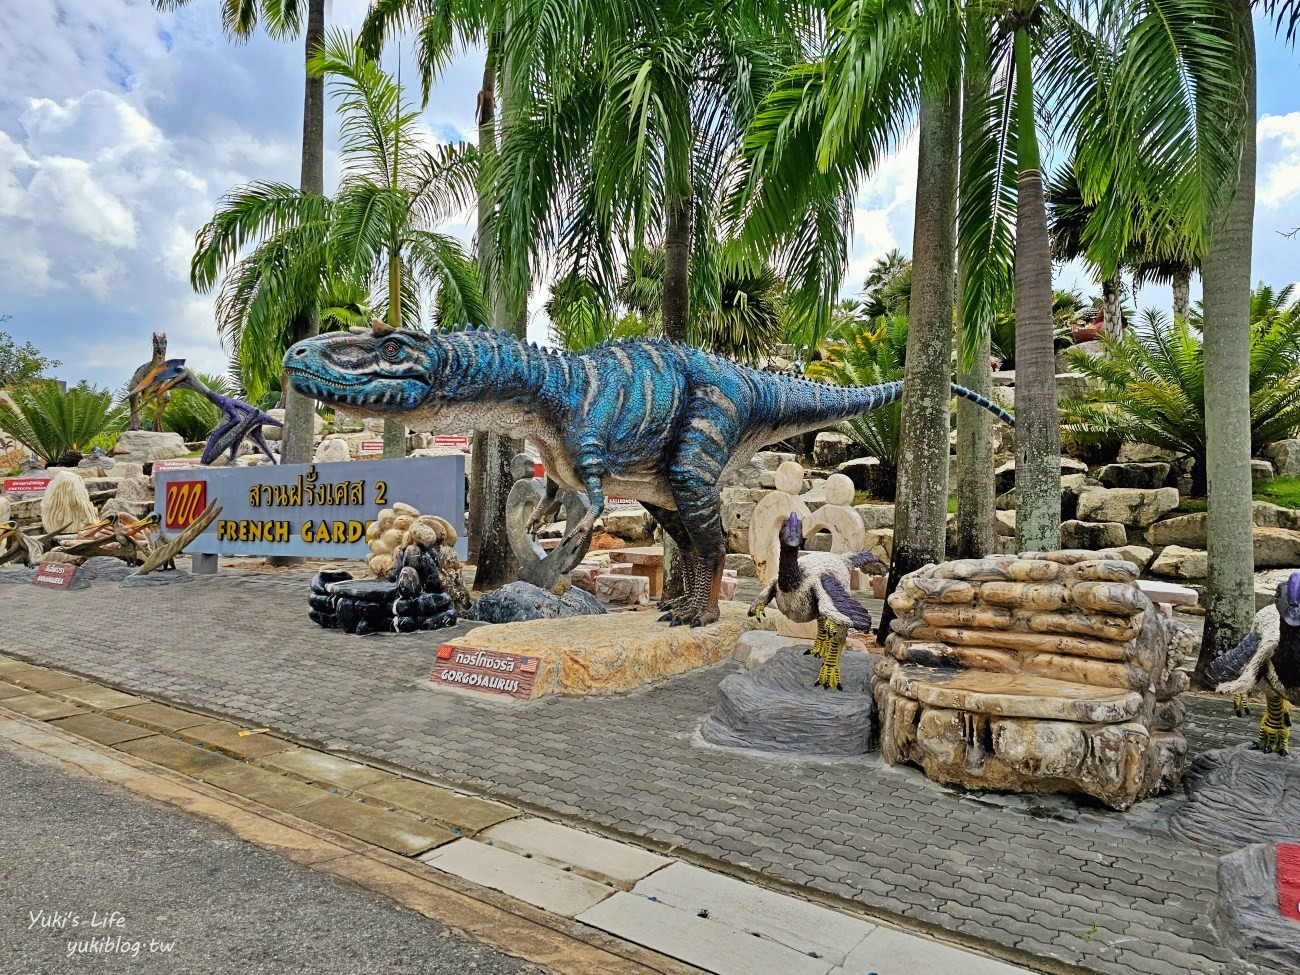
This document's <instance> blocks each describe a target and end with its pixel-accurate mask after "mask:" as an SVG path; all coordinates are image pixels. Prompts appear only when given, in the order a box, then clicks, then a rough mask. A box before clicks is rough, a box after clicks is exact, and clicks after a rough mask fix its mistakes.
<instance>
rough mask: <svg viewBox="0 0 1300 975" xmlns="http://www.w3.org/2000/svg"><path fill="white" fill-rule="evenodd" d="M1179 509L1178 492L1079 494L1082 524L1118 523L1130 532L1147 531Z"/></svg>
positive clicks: (1138, 490) (1093, 490) (1097, 490)
mask: <svg viewBox="0 0 1300 975" xmlns="http://www.w3.org/2000/svg"><path fill="white" fill-rule="evenodd" d="M1177 507H1178V489H1177V488H1171V487H1168V488H1156V489H1154V490H1144V489H1142V488H1100V487H1090V488H1085V489H1084V490H1083V491H1081V492H1080V493H1079V504H1078V510H1077V517H1078V519H1079V520H1080V521H1117V522H1119V523H1120V524H1121V525H1124V526H1126V527H1129V528H1146V527H1147V526H1148V525H1151V524H1153V523H1154V522H1155V521H1156V520H1157V519H1158V518H1159V517H1160V516H1161V515H1163V514H1165V513H1167V512H1170V511H1173V510H1174V509H1175V508H1177Z"/></svg>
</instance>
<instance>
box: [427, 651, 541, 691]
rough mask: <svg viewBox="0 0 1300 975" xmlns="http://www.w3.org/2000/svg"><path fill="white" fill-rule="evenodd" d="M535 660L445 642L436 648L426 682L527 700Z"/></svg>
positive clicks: (531, 688) (530, 688) (534, 673)
mask: <svg viewBox="0 0 1300 975" xmlns="http://www.w3.org/2000/svg"><path fill="white" fill-rule="evenodd" d="M538 662H539V661H538V658H536V657H521V656H519V655H517V654H513V653H501V652H500V651H497V650H477V649H475V648H473V647H458V646H455V645H454V644H451V643H444V644H443V645H442V646H440V647H439V648H438V659H437V660H435V661H434V664H433V673H431V674H430V675H429V680H431V681H432V682H433V683H435V684H443V685H445V686H447V687H459V688H462V689H464V690H467V691H481V692H482V693H484V694H499V695H501V696H503V697H513V698H516V699H517V700H520V701H526V700H528V698H530V697H532V695H533V682H534V681H535V680H536V679H537V665H538Z"/></svg>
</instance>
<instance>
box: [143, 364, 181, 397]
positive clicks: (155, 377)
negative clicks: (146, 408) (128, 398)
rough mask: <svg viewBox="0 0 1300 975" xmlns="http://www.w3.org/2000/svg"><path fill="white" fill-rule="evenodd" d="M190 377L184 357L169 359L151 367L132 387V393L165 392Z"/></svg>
mask: <svg viewBox="0 0 1300 975" xmlns="http://www.w3.org/2000/svg"><path fill="white" fill-rule="evenodd" d="M188 378H189V372H188V371H187V370H186V369H185V360H184V359H167V360H165V361H164V362H160V363H159V364H158V365H156V366H154V367H153V368H152V369H150V370H149V371H148V372H147V373H146V374H145V377H144V378H143V379H141V380H140V381H139V382H138V383H136V384H135V385H134V386H133V387H131V395H132V396H138V395H139V394H140V393H143V392H145V391H146V390H153V391H154V392H156V393H160V394H161V393H165V392H167V390H169V389H171V388H172V387H173V386H176V385H179V384H180V383H183V382H184V381H185V380H186V379H188Z"/></svg>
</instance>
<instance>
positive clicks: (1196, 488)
mask: <svg viewBox="0 0 1300 975" xmlns="http://www.w3.org/2000/svg"><path fill="white" fill-rule="evenodd" d="M1292 291H1293V289H1292V287H1287V288H1283V289H1282V290H1281V291H1278V292H1274V291H1273V290H1272V289H1271V288H1266V287H1261V288H1258V289H1256V290H1255V291H1254V292H1253V294H1252V297H1251V330H1250V448H1251V452H1252V454H1257V453H1259V452H1260V451H1262V450H1263V449H1264V447H1266V446H1268V444H1270V443H1273V442H1275V441H1278V440H1284V439H1286V438H1288V437H1291V436H1294V435H1295V433H1296V431H1297V430H1300V303H1294V302H1292V301H1291V296H1292ZM1201 327H1202V321H1201V316H1200V311H1199V309H1197V310H1194V311H1193V313H1192V315H1191V317H1190V319H1176V320H1174V321H1173V322H1172V323H1171V322H1170V320H1169V318H1168V317H1167V316H1166V315H1164V314H1162V313H1160V312H1155V311H1148V312H1146V313H1145V315H1144V316H1143V320H1142V322H1141V324H1140V326H1139V327H1138V328H1137V329H1135V330H1130V331H1129V332H1126V333H1125V335H1124V336H1123V337H1122V338H1119V339H1116V338H1115V337H1114V336H1110V335H1108V336H1106V337H1105V338H1104V339H1102V340H1101V341H1102V343H1103V346H1104V348H1105V351H1106V354H1105V355H1104V356H1100V357H1098V358H1093V357H1091V356H1089V355H1087V354H1085V353H1083V352H1071V353H1070V354H1069V355H1070V364H1071V366H1072V367H1073V368H1074V369H1076V370H1077V371H1079V372H1082V373H1083V374H1084V375H1086V376H1087V377H1088V378H1089V379H1091V380H1094V381H1095V382H1096V383H1097V384H1098V388H1097V389H1096V390H1095V392H1093V393H1092V394H1091V395H1090V396H1089V398H1088V399H1087V400H1086V401H1081V402H1075V403H1064V404H1062V412H1063V413H1064V414H1065V424H1064V431H1065V433H1066V434H1067V435H1068V436H1071V437H1075V438H1078V439H1079V440H1081V441H1083V442H1085V443H1099V442H1103V441H1115V440H1128V441H1135V442H1137V443H1148V444H1153V445H1155V446H1157V447H1163V448H1165V449H1166V450H1172V451H1174V452H1175V453H1176V454H1178V455H1179V456H1180V457H1186V458H1189V459H1190V460H1191V462H1192V492H1193V493H1194V494H1196V495H1197V496H1204V494H1205V493H1206V486H1207V485H1206V466H1205V459H1206V453H1205V416H1206V411H1205V356H1204V349H1203V345H1202V338H1201Z"/></svg>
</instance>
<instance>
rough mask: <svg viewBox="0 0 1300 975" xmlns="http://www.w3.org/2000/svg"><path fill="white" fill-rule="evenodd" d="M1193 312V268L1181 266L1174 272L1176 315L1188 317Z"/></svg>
mask: <svg viewBox="0 0 1300 975" xmlns="http://www.w3.org/2000/svg"><path fill="white" fill-rule="evenodd" d="M1191 312H1192V269H1191V268H1190V267H1180V268H1179V269H1178V270H1177V271H1175V272H1174V317H1175V318H1186V317H1187V316H1188V315H1190V314H1191Z"/></svg>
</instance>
